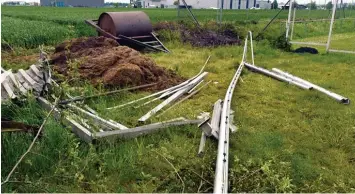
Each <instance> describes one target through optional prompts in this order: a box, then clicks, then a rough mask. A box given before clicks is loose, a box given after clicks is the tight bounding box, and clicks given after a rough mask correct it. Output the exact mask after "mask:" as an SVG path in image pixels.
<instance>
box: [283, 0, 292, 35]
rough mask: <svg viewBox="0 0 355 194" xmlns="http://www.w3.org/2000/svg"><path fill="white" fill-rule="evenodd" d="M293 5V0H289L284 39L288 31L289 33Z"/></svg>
mask: <svg viewBox="0 0 355 194" xmlns="http://www.w3.org/2000/svg"><path fill="white" fill-rule="evenodd" d="M293 3H294V0H291V2H290V5H289V9H288V18H287V23H286V39H288V34H289V31H290V24H291V15H292V7H293ZM285 6H286V5H285Z"/></svg>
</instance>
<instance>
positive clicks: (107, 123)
mask: <svg viewBox="0 0 355 194" xmlns="http://www.w3.org/2000/svg"><path fill="white" fill-rule="evenodd" d="M67 106H68V107H70V108H72V109H74V110H75V111H76V112H81V113H83V114H85V115H86V116H88V117H91V118H92V119H94V120H95V121H96V122H97V123H98V124H100V125H104V126H108V127H111V128H113V129H121V130H122V129H128V127H126V126H124V125H122V124H119V123H117V122H116V123H111V122H110V121H107V120H105V119H103V118H101V117H99V116H97V115H94V114H92V113H90V112H88V111H86V110H84V109H82V108H79V107H77V106H75V105H73V104H67Z"/></svg>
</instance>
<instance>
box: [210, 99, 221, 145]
mask: <svg viewBox="0 0 355 194" xmlns="http://www.w3.org/2000/svg"><path fill="white" fill-rule="evenodd" d="M222 104H223V102H222V100H221V99H218V100H217V101H216V102H215V103H214V105H213V112H212V119H211V128H212V132H211V133H212V135H213V136H214V137H215V138H216V139H218V134H219V126H220V123H221V113H222Z"/></svg>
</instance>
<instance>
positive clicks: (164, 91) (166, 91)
mask: <svg viewBox="0 0 355 194" xmlns="http://www.w3.org/2000/svg"><path fill="white" fill-rule="evenodd" d="M210 58H211V56H208V58H207V60H206V62H205V64H204V65H203V66H202V68H201V70H200V72H199V73H198V74H197V75H195V76H194V77H192V78H190V79H188V80H186V81H184V82H182V83H180V84H179V85H176V86H173V87H171V88H167V89H165V90H162V91H159V92H156V93H154V94H151V95H148V96H145V97H142V98H139V99H137V100H133V101H131V102H127V103H124V104H121V105H118V106H114V107H110V108H107V109H108V110H110V109H115V108H122V107H125V106H127V105H130V104H133V103H136V102H139V101H142V100H145V99H148V98H151V97H154V96H157V95H159V94H162V96H166V94H167V93H168V92H171V91H172V90H175V89H178V88H181V87H183V86H185V85H187V84H188V83H189V82H191V81H192V80H193V79H195V78H196V77H197V76H199V75H200V74H201V73H202V72H203V70H204V69H205V67H206V65H207V63H208V62H209V61H210Z"/></svg>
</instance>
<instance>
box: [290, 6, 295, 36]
mask: <svg viewBox="0 0 355 194" xmlns="http://www.w3.org/2000/svg"><path fill="white" fill-rule="evenodd" d="M296 9H297V7H295V8H293V17H292V27H291V37H290V40H292V38H293V29H294V28H295V17H296Z"/></svg>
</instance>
